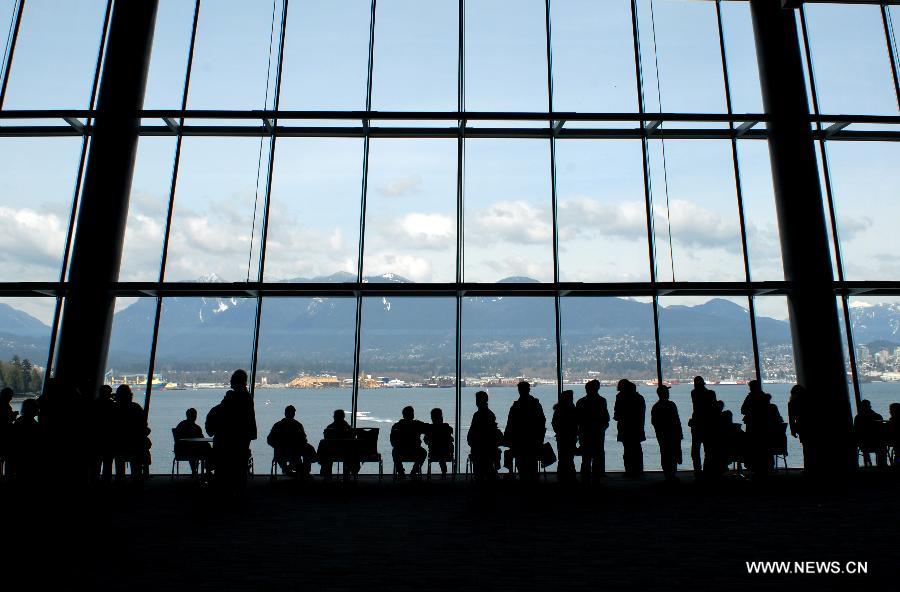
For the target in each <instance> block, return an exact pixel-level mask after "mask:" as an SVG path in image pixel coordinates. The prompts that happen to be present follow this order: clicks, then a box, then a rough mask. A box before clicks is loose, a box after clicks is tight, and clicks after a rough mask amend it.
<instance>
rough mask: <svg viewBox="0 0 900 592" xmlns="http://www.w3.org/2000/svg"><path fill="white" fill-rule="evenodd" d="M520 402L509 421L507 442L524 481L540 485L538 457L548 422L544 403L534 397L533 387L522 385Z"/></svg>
mask: <svg viewBox="0 0 900 592" xmlns="http://www.w3.org/2000/svg"><path fill="white" fill-rule="evenodd" d="M517 388H518V390H519V398H518V399H516V400H515V401H513V404H512V407H510V409H509V417H508V418H507V420H506V433H505V434H504V440H505V441H506V444H507V445H508V446H509V449H510V451H511V453H512V456H513V458H514V459H515V461H516V466H517V467H518V471H519V477H520V478H521V479H522V480H523V481H537V477H538V457H539V455H540V452H541V446H543V445H544V436H545V435H546V433H547V418H546V416H545V415H544V408H543V407H542V406H541V403H540V401H538V400H537V399H536V398H534V397H533V396H532V395H531V385H530V384H528V382H527V381H524V380H523V381H521V382H520V383H519V384H518V385H517Z"/></svg>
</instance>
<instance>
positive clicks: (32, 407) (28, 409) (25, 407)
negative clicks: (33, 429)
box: [21, 399, 40, 421]
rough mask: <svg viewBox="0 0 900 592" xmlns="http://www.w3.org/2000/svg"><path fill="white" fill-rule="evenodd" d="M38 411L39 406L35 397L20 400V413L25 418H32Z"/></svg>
mask: <svg viewBox="0 0 900 592" xmlns="http://www.w3.org/2000/svg"><path fill="white" fill-rule="evenodd" d="M39 411H40V406H39V405H38V402H37V399H25V400H24V401H22V412H21V415H22V417H24V418H25V419H29V420H32V421H33V420H34V418H36V417H37V416H38V412H39Z"/></svg>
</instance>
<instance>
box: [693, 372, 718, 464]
mask: <svg viewBox="0 0 900 592" xmlns="http://www.w3.org/2000/svg"><path fill="white" fill-rule="evenodd" d="M715 402H716V392H715V391H713V390H710V389H708V388H706V381H705V380H703V377H702V376H695V377H694V388H693V389H692V390H691V405H692V407H693V414H692V415H691V419H690V420H689V421H688V426H689V427H690V428H691V463H693V465H694V476H695V477H698V476H700V475H701V471H702V470H703V468H704V463H703V454H705V455H706V456H707V457H708V456H709V450H708V445H707V442H706V440H707V439H709V437H710V436H709V434H710V432H711V430H712V429H713V428H712V425H713V423H714V422H715V411H714V409H713V404H714V403H715ZM701 447H702V448H703V452H702V454H701Z"/></svg>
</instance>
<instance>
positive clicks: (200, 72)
mask: <svg viewBox="0 0 900 592" xmlns="http://www.w3.org/2000/svg"><path fill="white" fill-rule="evenodd" d="M267 4H268V3H260V2H256V1H254V0H226V1H225V2H221V1H220V2H205V3H203V6H202V8H201V9H200V20H199V21H198V22H197V40H196V44H195V46H194V63H193V65H192V67H191V85H190V92H189V94H188V108H190V109H262V108H265V107H266V106H267V105H268V104H269V99H270V98H271V97H272V96H274V95H273V93H274V89H275V78H274V76H272V77H271V79H268V78H269V75H270V68H271V63H270V59H269V50H270V48H271V49H272V59H273V60H277V48H278V38H277V36H278V27H277V26H276V27H275V29H274V35H275V37H274V39H273V38H272V35H273V16H272V7H270V6H268V5H267ZM278 5H279V3H277V2H276V3H273V4H272V6H278ZM278 22H280V19H279V21H278Z"/></svg>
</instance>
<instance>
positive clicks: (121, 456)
mask: <svg viewBox="0 0 900 592" xmlns="http://www.w3.org/2000/svg"><path fill="white" fill-rule="evenodd" d="M133 399H134V394H133V393H132V392H131V387H129V386H128V385H127V384H120V385H119V387H118V388H117V389H116V395H115V408H114V409H113V426H112V431H113V456H114V459H115V468H116V479H123V478H124V477H125V463H126V462H127V463H130V464H131V476H132V478H136V477H144V476H145V470H146V468H147V467H148V466H149V464H150V463H149V455H150V449H149V440H148V438H147V436H148V435H149V434H150V429H149V428H148V427H147V420H146V419H145V418H144V410H143V409H142V408H141V406H140V405H138V404H137V403H135V402H134V401H133Z"/></svg>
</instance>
